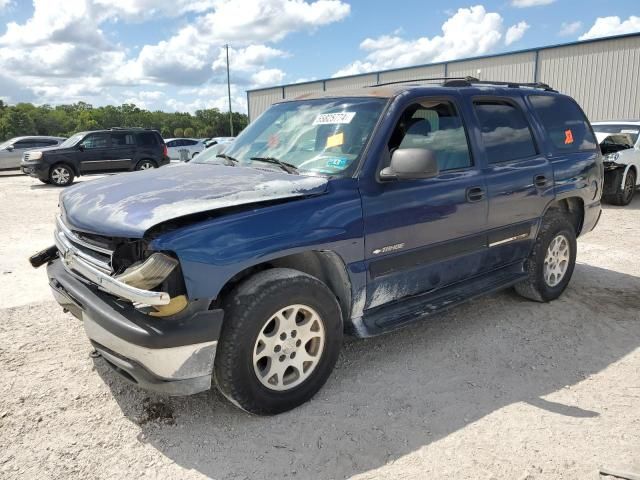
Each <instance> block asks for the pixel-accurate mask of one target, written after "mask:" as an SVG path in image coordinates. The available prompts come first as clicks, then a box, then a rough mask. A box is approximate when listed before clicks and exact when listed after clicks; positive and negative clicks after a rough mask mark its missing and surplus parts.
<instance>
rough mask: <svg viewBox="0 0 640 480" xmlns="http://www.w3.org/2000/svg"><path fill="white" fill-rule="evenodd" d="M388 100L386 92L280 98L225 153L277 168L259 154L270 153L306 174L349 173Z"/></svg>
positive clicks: (248, 162) (268, 155)
mask: <svg viewBox="0 0 640 480" xmlns="http://www.w3.org/2000/svg"><path fill="white" fill-rule="evenodd" d="M386 103H387V99H384V98H334V99H317V100H299V101H293V102H285V103H280V104H276V105H274V106H272V107H271V108H269V109H268V110H267V111H266V112H264V113H263V114H262V115H261V116H260V117H259V118H258V119H257V120H256V121H255V122H253V123H252V124H251V125H249V126H248V127H247V128H246V129H245V130H243V132H242V133H241V134H240V135H239V136H238V138H237V139H236V140H235V141H234V142H233V143H232V144H231V146H230V147H229V148H228V149H227V150H226V151H225V152H224V153H225V154H226V155H228V156H230V157H233V158H235V159H237V160H238V161H239V162H240V164H242V165H248V166H251V167H260V168H272V167H270V166H269V165H268V164H267V163H266V162H264V160H262V161H261V160H259V159H265V158H266V159H277V160H279V161H281V162H286V163H288V164H290V165H293V166H294V167H296V169H297V170H298V173H301V174H303V175H304V174H308V175H328V176H336V175H337V176H344V175H348V174H349V172H352V171H353V169H354V168H355V166H356V165H357V160H358V159H359V157H360V154H361V153H362V151H363V149H364V147H365V145H366V143H367V141H368V139H369V137H370V136H371V134H372V132H373V129H374V127H375V125H376V123H377V122H378V119H379V118H380V115H381V113H382V111H383V109H384V107H385V105H386ZM273 168H276V167H273Z"/></svg>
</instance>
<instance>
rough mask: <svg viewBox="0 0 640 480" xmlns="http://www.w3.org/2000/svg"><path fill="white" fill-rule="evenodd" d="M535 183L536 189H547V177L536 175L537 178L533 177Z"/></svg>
mask: <svg viewBox="0 0 640 480" xmlns="http://www.w3.org/2000/svg"><path fill="white" fill-rule="evenodd" d="M533 183H534V184H535V186H536V187H540V188H542V187H546V186H547V183H548V182H547V177H545V176H544V175H536V176H535V177H533Z"/></svg>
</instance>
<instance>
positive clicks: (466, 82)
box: [443, 77, 556, 92]
mask: <svg viewBox="0 0 640 480" xmlns="http://www.w3.org/2000/svg"><path fill="white" fill-rule="evenodd" d="M443 85H444V86H445V87H471V86H473V85H501V86H505V87H508V88H520V87H525V88H540V89H542V90H546V91H548V92H555V91H556V90H554V89H553V88H551V87H550V86H549V85H547V84H546V83H542V82H532V83H523V82H501V81H498V80H480V79H478V78H475V77H463V78H455V79H451V80H448V81H445V82H444V83H443Z"/></svg>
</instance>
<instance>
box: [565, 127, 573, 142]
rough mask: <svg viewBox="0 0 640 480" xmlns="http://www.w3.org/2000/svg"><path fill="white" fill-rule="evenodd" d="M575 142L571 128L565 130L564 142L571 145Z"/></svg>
mask: <svg viewBox="0 0 640 480" xmlns="http://www.w3.org/2000/svg"><path fill="white" fill-rule="evenodd" d="M572 143H573V132H572V131H571V130H565V131H564V144H565V145H571V144H572Z"/></svg>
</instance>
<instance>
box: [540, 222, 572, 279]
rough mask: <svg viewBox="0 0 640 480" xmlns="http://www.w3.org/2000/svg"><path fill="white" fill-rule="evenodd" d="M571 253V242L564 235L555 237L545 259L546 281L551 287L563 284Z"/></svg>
mask: <svg viewBox="0 0 640 480" xmlns="http://www.w3.org/2000/svg"><path fill="white" fill-rule="evenodd" d="M570 253H571V252H570V246H569V240H568V239H567V237H565V236H564V235H562V234H560V235H557V236H556V237H554V239H553V240H551V242H550V243H549V247H548V248H547V254H546V255H545V258H544V281H545V282H546V284H547V285H549V286H550V287H555V286H557V285H558V284H559V283H560V282H562V279H563V278H564V276H565V274H566V273H567V269H568V268H569V260H570V257H571V255H570Z"/></svg>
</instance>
